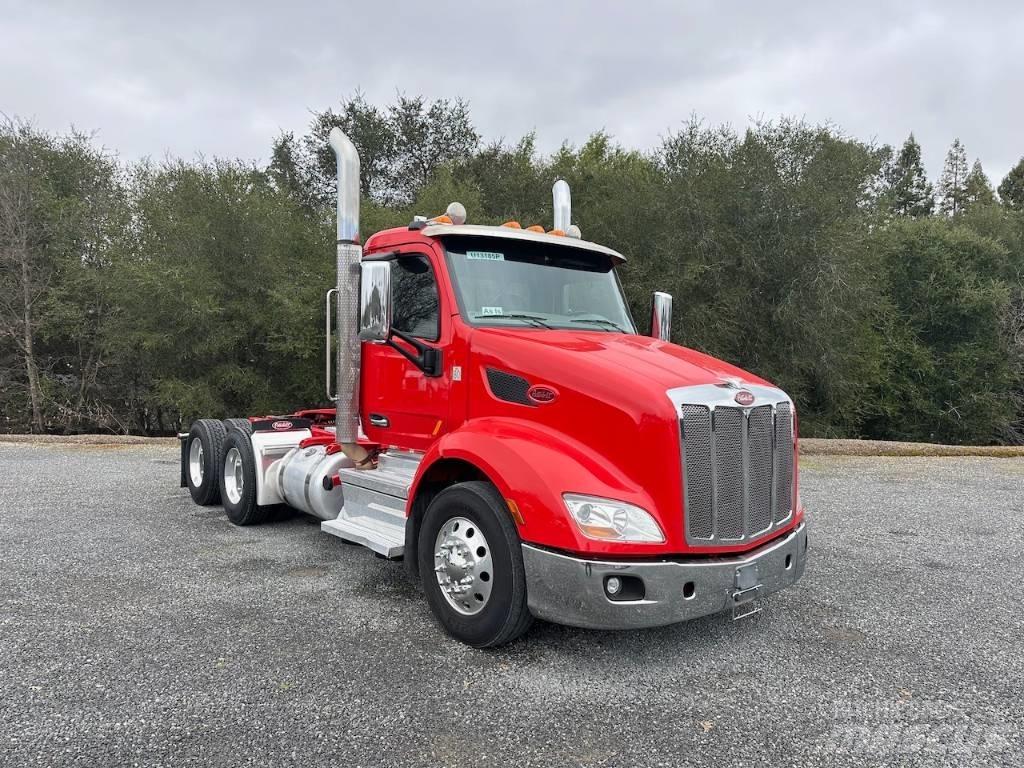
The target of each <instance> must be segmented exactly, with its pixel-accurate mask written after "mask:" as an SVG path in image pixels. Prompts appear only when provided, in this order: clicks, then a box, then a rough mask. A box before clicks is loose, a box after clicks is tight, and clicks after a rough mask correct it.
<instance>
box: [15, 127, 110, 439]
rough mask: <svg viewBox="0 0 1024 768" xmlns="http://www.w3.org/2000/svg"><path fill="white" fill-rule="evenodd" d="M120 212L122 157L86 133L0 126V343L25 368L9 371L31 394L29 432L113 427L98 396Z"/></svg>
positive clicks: (28, 400) (27, 405) (27, 404)
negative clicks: (58, 133)
mask: <svg viewBox="0 0 1024 768" xmlns="http://www.w3.org/2000/svg"><path fill="white" fill-rule="evenodd" d="M124 211H125V208H124V198H123V188H122V186H121V183H120V178H119V170H118V168H117V164H116V162H115V161H114V159H113V158H112V157H111V156H109V155H108V154H107V153H106V152H104V151H103V150H101V149H97V148H96V147H94V146H93V145H92V143H91V142H90V140H89V138H88V137H87V136H85V135H83V134H81V133H77V132H72V133H70V134H69V135H67V136H60V137H58V136H52V135H50V134H47V133H44V132H42V131H39V130H37V129H35V128H34V127H33V126H31V125H30V124H27V123H23V122H18V121H12V120H8V121H5V122H3V123H0V344H3V343H4V342H6V344H8V345H11V346H10V347H9V348H8V350H7V352H6V353H5V354H3V355H2V356H3V357H5V358H6V360H7V361H8V362H12V361H17V366H18V368H20V371H21V373H22V374H23V377H22V376H19V375H17V374H16V373H15V372H13V371H8V372H7V374H6V376H5V378H7V380H8V381H10V382H11V383H12V384H17V383H21V384H23V387H19V386H11V387H9V388H8V390H7V391H8V393H9V394H8V396H13V397H14V398H16V399H15V402H18V400H20V398H18V392H19V390H20V391H21V392H23V393H24V395H25V396H24V399H23V400H21V402H23V403H24V404H25V411H27V413H28V418H26V419H24V420H23V421H22V420H20V419H18V420H16V422H17V423H19V424H25V425H29V426H31V428H32V430H33V431H37V432H40V431H43V430H44V429H46V428H49V429H81V428H83V427H84V426H92V427H95V426H96V425H97V424H102V425H103V426H107V423H106V422H107V421H108V418H107V417H108V416H109V412H105V413H101V411H103V410H104V409H102V408H100V407H99V405H98V401H97V398H98V397H99V394H98V388H99V379H100V374H101V371H102V370H103V369H104V367H105V366H106V365H107V364H108V362H109V361H108V359H107V355H106V349H105V345H104V334H103V328H104V326H105V323H106V322H107V319H108V316H109V314H110V313H111V312H113V311H116V296H114V295H112V294H111V291H110V290H109V289H108V284H109V279H110V276H111V272H112V270H113V267H114V260H113V259H114V251H115V249H116V245H117V241H118V238H119V236H120V234H121V233H122V232H123V231H124V230H125V229H126V228H127V220H126V219H125V217H124ZM21 407H22V406H21V405H20V404H19V405H18V406H16V409H17V410H21ZM5 410H7V409H6V407H5Z"/></svg>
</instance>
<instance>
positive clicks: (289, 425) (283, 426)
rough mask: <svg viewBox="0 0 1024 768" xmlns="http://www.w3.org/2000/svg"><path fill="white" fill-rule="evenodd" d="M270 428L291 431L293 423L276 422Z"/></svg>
mask: <svg viewBox="0 0 1024 768" xmlns="http://www.w3.org/2000/svg"><path fill="white" fill-rule="evenodd" d="M270 426H271V427H273V428H274V429H291V428H292V423H291V422H290V421H275V422H274V423H273V424H271V425H270Z"/></svg>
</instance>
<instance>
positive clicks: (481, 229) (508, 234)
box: [420, 224, 626, 264]
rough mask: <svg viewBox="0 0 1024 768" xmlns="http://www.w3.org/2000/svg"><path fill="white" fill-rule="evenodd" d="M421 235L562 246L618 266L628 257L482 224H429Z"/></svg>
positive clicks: (541, 234)
mask: <svg viewBox="0 0 1024 768" xmlns="http://www.w3.org/2000/svg"><path fill="white" fill-rule="evenodd" d="M420 233H421V234H423V235H425V236H426V237H436V238H445V237H456V236H459V237H498V238H504V239H506V240H527V241H530V242H534V243H545V244H547V245H560V246H563V247H569V248H578V249H580V250H583V251H590V252H591V253H600V254H602V255H604V256H608V257H610V258H611V259H612V261H614V262H615V263H618V264H623V263H625V261H626V257H625V256H623V255H622V254H621V253H619V252H618V251H616V250H613V249H612V248H608V247H607V246H604V245H599V244H597V243H592V242H590V241H589V240H581V239H579V238H575V237H566V236H559V235H550V234H548V233H547V232H531V231H530V230H528V229H516V228H515V227H489V226H483V225H481V224H428V225H427V226H425V227H424V228H423V229H422V230H420Z"/></svg>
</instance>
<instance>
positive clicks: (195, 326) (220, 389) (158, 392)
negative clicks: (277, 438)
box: [116, 161, 332, 432]
mask: <svg viewBox="0 0 1024 768" xmlns="http://www.w3.org/2000/svg"><path fill="white" fill-rule="evenodd" d="M135 189H136V199H135V217H136V222H137V223H136V227H135V232H134V238H133V241H132V243H131V261H130V263H129V264H127V265H126V271H127V275H126V278H125V281H124V282H125V289H124V295H123V298H122V301H123V306H124V307H125V311H124V313H123V315H122V317H121V318H120V322H119V323H118V328H117V333H116V337H117V339H119V340H120V344H121V347H120V350H119V352H120V356H121V357H122V359H123V360H124V361H125V365H126V368H127V370H129V371H131V376H132V379H131V380H130V381H129V382H127V383H126V387H125V389H126V392H127V393H128V399H129V402H130V406H131V409H132V416H133V419H134V427H135V429H137V430H142V431H149V432H166V431H168V430H172V429H177V428H178V427H179V426H181V425H182V424H184V423H187V422H188V421H189V420H190V419H192V418H195V417H196V416H199V415H204V416H213V417H218V416H219V417H224V416H229V415H239V414H251V413H274V412H281V411H284V410H286V409H291V408H295V407H298V406H301V405H303V404H310V403H313V404H315V403H316V402H318V401H319V400H320V399H321V398H322V397H323V395H322V394H321V390H322V386H321V385H322V360H323V357H322V356H323V337H322V328H323V305H324V302H323V296H324V292H325V291H326V289H327V287H328V286H329V285H331V283H332V274H331V271H332V269H331V268H332V260H331V258H330V253H331V237H330V231H331V228H330V226H329V224H328V222H327V220H326V217H320V216H318V215H311V214H309V213H308V212H307V211H306V210H305V209H303V207H302V206H300V205H299V204H297V203H296V202H295V201H294V200H293V199H292V198H291V196H289V195H288V194H286V193H284V192H282V191H280V190H277V189H276V188H275V187H274V185H273V184H272V183H271V182H270V181H269V180H268V177H267V175H266V174H265V173H262V172H261V171H259V169H256V168H253V167H250V166H247V165H244V164H241V163H227V162H223V161H216V162H213V163H185V162H182V161H168V162H167V163H165V164H163V165H161V166H159V167H153V166H142V167H140V168H139V169H138V171H137V173H136V179H135Z"/></svg>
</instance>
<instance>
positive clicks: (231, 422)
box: [224, 419, 252, 435]
mask: <svg viewBox="0 0 1024 768" xmlns="http://www.w3.org/2000/svg"><path fill="white" fill-rule="evenodd" d="M224 427H225V428H226V429H227V430H228V431H229V432H230V431H231V430H232V429H238V430H241V431H242V432H243V433H244V434H246V435H251V434H252V422H251V421H249V420H248V419H224Z"/></svg>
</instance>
